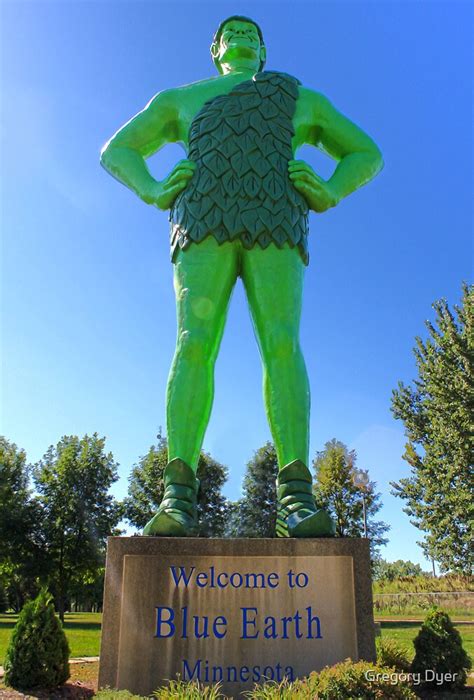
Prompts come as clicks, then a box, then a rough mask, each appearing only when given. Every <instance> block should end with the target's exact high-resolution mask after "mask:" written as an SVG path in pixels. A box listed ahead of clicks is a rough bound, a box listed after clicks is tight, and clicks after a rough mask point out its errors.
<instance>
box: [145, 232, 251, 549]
mask: <svg viewBox="0 0 474 700" xmlns="http://www.w3.org/2000/svg"><path fill="white" fill-rule="evenodd" d="M238 254H239V248H238V246H236V245H235V244H233V243H223V244H222V245H221V246H219V245H218V244H217V242H216V241H215V239H214V238H206V239H205V240H204V241H202V242H201V243H198V244H192V245H191V246H190V247H189V248H188V249H187V250H184V251H183V250H182V251H180V252H179V253H178V258H177V261H176V264H175V267H174V287H175V292H176V309H177V320H178V336H177V343H176V352H175V355H174V359H173V364H172V366H171V371H170V375H169V378H168V389H167V403H166V407H167V430H168V460H169V461H168V464H167V466H166V469H165V471H164V486H165V491H164V495H163V500H162V502H161V504H160V507H159V509H158V512H157V513H156V515H154V516H153V518H152V519H151V520H150V521H149V522H148V523H147V524H146V526H145V529H144V531H143V534H144V535H165V536H181V537H183V536H189V535H195V534H196V531H197V492H198V487H199V482H198V480H197V479H196V470H197V465H198V460H199V453H200V451H201V446H202V442H203V440H204V434H205V432H206V428H207V424H208V421H209V416H210V413H211V407H212V400H213V396H214V364H215V361H216V357H217V352H218V350H219V345H220V341H221V338H222V333H223V330H224V325H225V319H226V316H227V307H228V304H229V299H230V295H231V292H232V289H233V287H234V284H235V280H236V278H237V271H238Z"/></svg>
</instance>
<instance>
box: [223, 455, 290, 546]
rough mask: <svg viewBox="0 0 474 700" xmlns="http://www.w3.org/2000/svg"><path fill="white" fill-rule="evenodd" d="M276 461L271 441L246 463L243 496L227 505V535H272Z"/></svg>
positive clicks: (275, 506) (273, 528)
mask: <svg viewBox="0 0 474 700" xmlns="http://www.w3.org/2000/svg"><path fill="white" fill-rule="evenodd" d="M277 474H278V461H277V455H276V452H275V448H274V446H273V444H272V443H271V442H266V443H265V444H264V445H263V447H260V449H258V450H256V452H255V453H254V455H253V457H252V459H251V460H250V462H248V464H247V471H246V473H245V477H244V481H243V496H242V498H241V499H240V500H239V501H237V502H236V503H233V504H232V506H231V507H230V508H229V515H230V517H229V519H228V524H227V535H228V536H230V537H275V521H276V511H277V493H276V478H277Z"/></svg>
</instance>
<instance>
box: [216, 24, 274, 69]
mask: <svg viewBox="0 0 474 700" xmlns="http://www.w3.org/2000/svg"><path fill="white" fill-rule="evenodd" d="M212 48H213V51H212V53H213V56H214V57H215V59H217V61H218V62H219V63H220V64H222V63H229V62H232V60H235V59H236V58H240V57H242V58H249V59H254V60H255V61H256V62H258V64H259V63H260V60H261V59H264V55H263V52H264V51H265V47H264V46H262V45H261V44H260V37H259V35H258V31H257V27H256V26H255V25H254V24H251V23H250V22H242V21H241V20H237V19H233V20H230V21H229V22H227V24H226V25H225V26H224V29H223V30H222V34H221V36H220V40H219V43H218V44H214V45H213V47H212Z"/></svg>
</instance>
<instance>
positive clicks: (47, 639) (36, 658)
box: [4, 590, 69, 690]
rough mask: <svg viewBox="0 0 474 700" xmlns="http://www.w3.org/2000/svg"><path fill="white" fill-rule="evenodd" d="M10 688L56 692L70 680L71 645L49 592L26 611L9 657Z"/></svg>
mask: <svg viewBox="0 0 474 700" xmlns="http://www.w3.org/2000/svg"><path fill="white" fill-rule="evenodd" d="M4 667H5V677H4V682H5V684H6V685H9V686H11V687H12V688H17V689H18V690H26V689H33V688H55V687H57V686H58V685H61V684H62V683H65V681H67V679H68V678H69V645H68V642H67V639H66V635H65V634H64V630H63V627H62V624H61V622H60V620H59V619H58V617H56V614H55V612H54V605H53V603H52V600H51V596H50V595H49V593H48V592H47V591H46V590H43V591H41V593H40V594H39V595H38V597H37V598H35V599H34V600H31V601H29V602H28V603H26V605H25V606H24V607H23V609H22V611H21V613H20V615H19V617H18V622H17V623H16V625H15V628H14V629H13V633H12V636H11V638H10V643H9V646H8V649H7V653H6V656H5V663H4Z"/></svg>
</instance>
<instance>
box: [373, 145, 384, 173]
mask: <svg viewBox="0 0 474 700" xmlns="http://www.w3.org/2000/svg"><path fill="white" fill-rule="evenodd" d="M374 164H375V174H376V175H377V174H378V173H379V172H380V171H381V170H383V167H384V165H385V162H384V159H383V155H382V151H381V150H380V148H379V147H378V146H375V144H374Z"/></svg>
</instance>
